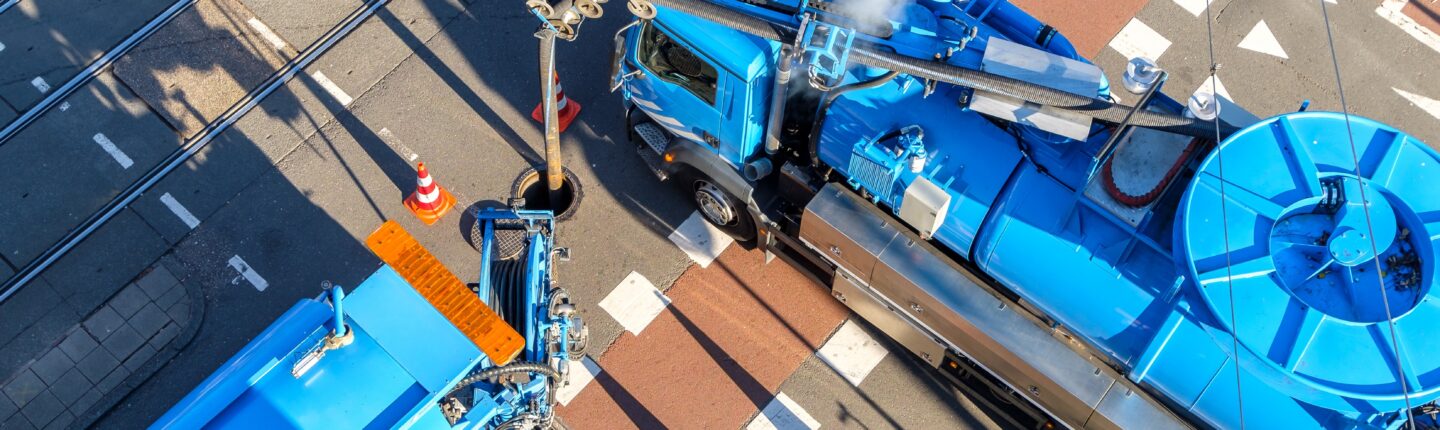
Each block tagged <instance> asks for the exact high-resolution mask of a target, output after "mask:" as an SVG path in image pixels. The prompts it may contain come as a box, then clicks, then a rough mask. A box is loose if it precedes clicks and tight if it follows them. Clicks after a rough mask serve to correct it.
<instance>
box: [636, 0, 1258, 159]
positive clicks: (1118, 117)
mask: <svg viewBox="0 0 1440 430" xmlns="http://www.w3.org/2000/svg"><path fill="white" fill-rule="evenodd" d="M630 1H631V2H649V3H653V4H655V5H659V6H664V7H666V8H670V9H674V10H677V11H680V12H684V13H686V14H689V15H694V16H697V17H700V18H703V19H706V20H709V21H711V22H714V23H716V24H720V25H723V26H726V27H729V28H732V29H735V30H739V31H742V32H745V33H748V34H751V35H754V36H757V37H761V38H765V39H770V40H774V41H778V42H781V43H790V42H793V41H794V35H795V33H796V30H795V29H792V28H787V27H784V26H782V25H779V24H775V23H771V22H769V21H765V20H762V19H759V18H755V17H752V16H748V15H745V14H742V13H739V12H735V11H732V10H729V9H725V8H723V7H720V6H717V5H715V4H712V3H709V2H706V1H703V0H630ZM850 61H851V62H853V63H856V64H863V65H866V66H870V67H875V68H880V69H885V70H893V71H897V72H901V73H906V74H909V75H912V76H916V77H920V78H925V79H932V80H936V81H940V82H946V83H950V84H954V85H959V86H963V87H969V88H974V89H977V90H981V91H989V92H994V93H1000V94H1005V95H1009V96H1012V97H1017V98H1020V99H1022V100H1025V101H1028V102H1032V103H1037V104H1041V105H1045V106H1051V107H1055V108H1059V109H1065V110H1069V111H1074V112H1079V113H1081V114H1084V115H1086V116H1090V117H1092V118H1095V119H1098V120H1101V121H1106V122H1110V123H1120V122H1122V121H1124V120H1125V115H1126V114H1127V113H1129V112H1130V111H1131V110H1132V109H1133V108H1132V107H1130V106H1125V105H1119V104H1115V103H1110V102H1108V101H1105V100H1100V99H1097V98H1094V97H1087V96H1081V95H1077V94H1072V93H1068V92H1065V91H1060V90H1056V89H1053V88H1049V87H1045V86H1041V85H1036V84H1033V83H1029V82H1025V81H1021V80H1018V79H1013V78H1009V77H1005V76H1000V75H996V74H992V73H986V72H982V71H979V70H971V69H967V68H964V67H957V66H953V65H950V64H946V63H942V62H937V61H930V60H922V59H918V58H911V57H906V56H904V55H900V54H896V53H893V52H887V51H885V50H883V48H881V47H878V46H871V45H868V44H857V45H856V46H855V48H854V49H853V50H852V51H851V52H850ZM1130 124H1131V125H1136V126H1140V127H1146V128H1154V129H1158V130H1163V131H1168V132H1171V133H1177V134H1183V135H1187V136H1192V137H1201V138H1210V139H1213V138H1214V137H1215V126H1214V125H1213V124H1210V123H1207V122H1203V121H1199V120H1196V119H1194V118H1185V117H1183V116H1179V115H1171V114H1163V113H1158V112H1150V111H1148V110H1140V111H1137V112H1135V115H1134V116H1133V117H1132V118H1131V119H1130ZM1237 130H1239V128H1237V127H1235V126H1232V125H1230V124H1226V123H1225V122H1224V121H1221V122H1220V135H1221V138H1222V139H1223V138H1224V137H1225V136H1229V135H1230V134H1231V133H1234V132H1235V131H1237Z"/></svg>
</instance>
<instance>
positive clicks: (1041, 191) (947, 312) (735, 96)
mask: <svg viewBox="0 0 1440 430" xmlns="http://www.w3.org/2000/svg"><path fill="white" fill-rule="evenodd" d="M577 1H578V0H577ZM868 3H876V2H853V1H852V2H846V1H837V2H833V3H832V2H827V1H823V0H745V1H741V0H630V1H629V2H628V3H627V7H628V9H629V10H630V11H631V12H632V13H634V14H635V15H637V17H638V19H636V20H634V22H632V23H630V24H629V25H627V26H625V27H624V28H622V29H621V30H620V31H619V32H618V33H617V34H616V35H615V53H614V57H613V70H612V75H611V85H612V91H614V92H618V93H619V97H618V98H619V99H620V100H621V101H623V104H624V107H625V109H626V112H627V115H626V117H627V121H628V127H629V130H630V135H631V140H632V141H633V142H635V144H636V147H637V151H638V153H639V154H640V156H641V158H642V159H644V160H645V162H646V163H647V164H648V165H649V166H650V168H651V169H652V170H653V171H654V173H655V174H656V175H657V177H659V178H660V179H661V180H664V181H668V182H674V183H676V184H678V186H679V187H680V188H682V189H683V190H685V192H686V193H687V194H689V195H691V196H693V200H694V203H695V205H696V206H697V207H698V209H699V211H700V213H701V214H703V216H704V217H705V219H706V220H707V221H709V222H710V223H712V224H714V225H715V226H717V227H719V228H720V229H722V230H724V231H726V232H727V233H729V234H731V235H733V236H734V237H736V238H737V239H739V240H741V241H746V242H748V243H751V244H753V245H754V246H757V247H760V248H762V249H764V250H765V251H766V252H767V255H769V256H779V257H781V258H782V259H784V260H786V261H788V262H789V263H791V264H794V265H796V266H798V267H801V268H803V269H805V270H806V271H807V272H809V273H810V274H811V275H812V276H814V277H815V279H817V280H818V281H819V282H821V283H822V284H824V285H827V286H829V287H830V288H832V292H833V296H834V297H835V298H836V299H837V300H839V301H840V302H843V303H844V304H845V305H846V306H848V307H849V308H851V309H852V310H853V311H854V312H855V313H856V314H858V315H860V316H861V317H863V318H864V319H866V320H867V321H869V322H870V323H871V324H873V325H874V326H876V327H877V328H879V329H880V330H881V331H883V332H885V333H886V334H887V335H889V336H890V337H892V338H893V339H894V340H895V341H896V342H897V343H898V344H900V345H903V346H904V347H905V348H907V349H908V350H910V351H911V352H913V353H914V354H915V356H916V357H917V358H918V359H919V360H920V361H923V362H925V363H926V364H928V365H929V366H931V367H933V368H935V369H937V370H938V373H940V374H941V375H945V377H947V378H950V379H952V380H953V381H955V382H957V383H959V385H960V386H961V387H963V388H965V389H966V390H969V391H971V392H972V394H975V395H976V397H977V398H980V399H982V400H984V401H985V402H988V403H990V404H991V406H993V407H994V408H996V410H1000V411H1003V412H1004V413H1003V414H1001V415H1003V416H1004V424H1005V425H1006V426H1013V427H1027V428H1051V427H1054V426H1057V425H1058V426H1065V427H1071V428H1147V429H1148V428H1189V427H1195V428H1247V427H1248V428H1345V429H1349V428H1403V427H1407V426H1414V427H1425V426H1432V427H1433V426H1434V425H1435V418H1434V414H1435V413H1436V412H1437V408H1436V405H1435V400H1436V398H1437V397H1440V353H1437V352H1436V351H1440V348H1437V347H1440V336H1436V330H1437V327H1440V300H1436V299H1437V297H1436V295H1437V294H1440V292H1437V290H1435V289H1434V288H1433V286H1434V284H1435V264H1434V261H1435V258H1436V251H1437V248H1436V246H1437V242H1436V240H1437V239H1440V187H1435V186H1434V184H1435V183H1437V182H1436V181H1437V180H1440V157H1437V154H1436V152H1435V151H1434V150H1432V149H1431V148H1429V147H1427V146H1426V145H1425V144H1424V143H1422V142H1420V141H1419V140H1417V139H1415V138H1414V137H1411V136H1409V135H1407V134H1406V133H1404V132H1403V131H1400V130H1397V129H1395V128H1392V127H1389V126H1387V125H1384V124H1381V123H1378V122H1375V121H1372V120H1369V119H1365V118H1360V117H1357V116H1353V115H1348V114H1343V113H1333V112H1307V111H1305V108H1303V107H1301V108H1299V109H1298V111H1296V112H1288V113H1281V114H1279V115H1275V116H1272V117H1270V118H1268V119H1260V118H1258V117H1255V116H1253V115H1250V114H1248V113H1247V112H1245V110H1244V109H1243V108H1240V107H1238V106H1235V105H1234V104H1233V103H1230V102H1229V101H1228V100H1224V99H1219V98H1215V97H1213V96H1208V95H1206V94H1197V95H1196V96H1195V97H1192V98H1191V99H1190V100H1187V101H1185V102H1181V101H1177V100H1174V99H1171V98H1169V97H1167V96H1165V95H1163V94H1161V93H1160V92H1159V91H1157V90H1158V89H1159V88H1160V87H1162V86H1163V85H1164V82H1165V79H1166V74H1165V72H1164V71H1163V70H1161V69H1159V68H1158V67H1156V66H1155V64H1154V63H1153V62H1149V61H1146V60H1145V59H1135V60H1133V61H1132V63H1131V69H1130V70H1128V71H1127V74H1126V79H1125V82H1124V85H1123V90H1122V89H1121V88H1112V87H1111V85H1110V82H1108V81H1107V79H1106V78H1105V76H1104V74H1103V73H1102V72H1101V71H1100V70H1099V69H1098V68H1097V67H1096V66H1094V65H1093V64H1091V63H1090V62H1089V61H1088V60H1086V59H1085V58H1082V57H1080V56H1079V55H1077V54H1076V51H1075V49H1074V47H1073V46H1072V45H1071V44H1070V43H1069V42H1068V41H1067V40H1066V39H1065V37H1064V36H1063V35H1061V34H1059V33H1058V32H1057V31H1056V30H1055V29H1054V28H1052V27H1050V26H1048V25H1045V24H1043V23H1041V22H1039V21H1038V20H1036V19H1034V18H1033V17H1031V16H1029V15H1027V14H1026V13H1025V12H1024V11H1022V10H1021V9H1019V8H1018V7H1016V6H1015V5H1012V4H1009V3H1008V2H1006V1H1005V0H913V1H904V2H879V3H882V4H881V5H880V6H881V7H878V8H877V7H875V6H876V5H873V4H868ZM587 4H589V3H587ZM590 6H592V7H593V6H594V5H590ZM562 21H563V19H562ZM1122 91H1126V92H1127V93H1129V94H1128V95H1124V96H1123V97H1124V98H1126V99H1129V100H1134V102H1133V103H1132V104H1131V105H1128V106H1127V105H1124V104H1121V103H1118V102H1117V101H1116V100H1117V99H1119V98H1120V97H1117V96H1120V94H1119V93H1121V92H1122ZM1296 104H1297V106H1299V105H1300V103H1299V101H1298V100H1297V103H1296ZM1227 164H1228V166H1227ZM1227 167H1228V171H1227Z"/></svg>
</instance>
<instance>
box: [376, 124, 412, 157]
mask: <svg viewBox="0 0 1440 430" xmlns="http://www.w3.org/2000/svg"><path fill="white" fill-rule="evenodd" d="M379 134H380V140H383V141H385V144H386V145H390V148H391V149H394V150H395V152H399V153H400V156H402V157H405V159H406V160H410V161H411V162H414V161H415V160H418V159H420V154H416V153H415V151H411V150H410V147H408V146H405V144H404V143H401V142H400V139H399V138H397V137H395V134H394V133H391V132H390V129H388V128H384V127H381V128H380V133H379Z"/></svg>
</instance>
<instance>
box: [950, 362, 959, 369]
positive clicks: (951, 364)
mask: <svg viewBox="0 0 1440 430" xmlns="http://www.w3.org/2000/svg"><path fill="white" fill-rule="evenodd" d="M950 368H951V369H959V368H960V363H956V362H953V361H951V362H950Z"/></svg>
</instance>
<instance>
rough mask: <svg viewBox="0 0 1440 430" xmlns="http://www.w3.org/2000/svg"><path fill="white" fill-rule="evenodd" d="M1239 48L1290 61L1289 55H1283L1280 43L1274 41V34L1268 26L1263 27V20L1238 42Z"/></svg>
mask: <svg viewBox="0 0 1440 430" xmlns="http://www.w3.org/2000/svg"><path fill="white" fill-rule="evenodd" d="M1240 48H1242V49H1249V50H1251V51H1255V52H1259V53H1261V54H1270V55H1274V56H1276V57H1280V58H1284V59H1286V60H1288V59H1290V56H1289V55H1285V48H1282V47H1280V41H1279V40H1277V39H1275V33H1274V32H1272V31H1270V26H1269V25H1265V20H1263V19H1262V20H1260V22H1259V23H1256V24H1255V28H1252V29H1250V34H1247V35H1245V38H1244V39H1241V40H1240Z"/></svg>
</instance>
